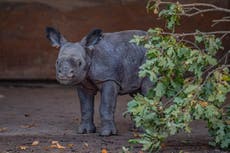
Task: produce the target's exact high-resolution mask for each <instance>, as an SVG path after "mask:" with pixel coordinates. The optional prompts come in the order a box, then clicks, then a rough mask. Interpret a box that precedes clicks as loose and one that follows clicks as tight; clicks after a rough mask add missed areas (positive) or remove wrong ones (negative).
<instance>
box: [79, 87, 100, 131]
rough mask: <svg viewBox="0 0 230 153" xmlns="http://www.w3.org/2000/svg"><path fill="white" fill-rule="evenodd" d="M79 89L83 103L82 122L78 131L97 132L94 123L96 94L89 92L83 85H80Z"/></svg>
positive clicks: (81, 103)
mask: <svg viewBox="0 0 230 153" xmlns="http://www.w3.org/2000/svg"><path fill="white" fill-rule="evenodd" d="M77 91H78V96H79V98H80V105H81V123H80V126H79V128H78V133H80V134H84V133H95V132H96V127H95V125H94V123H93V115H94V95H91V94H89V93H88V92H87V91H85V90H84V88H81V87H78V88H77Z"/></svg>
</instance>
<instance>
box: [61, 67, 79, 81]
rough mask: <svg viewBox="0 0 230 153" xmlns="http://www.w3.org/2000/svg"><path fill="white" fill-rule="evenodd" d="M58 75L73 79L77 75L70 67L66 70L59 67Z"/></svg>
mask: <svg viewBox="0 0 230 153" xmlns="http://www.w3.org/2000/svg"><path fill="white" fill-rule="evenodd" d="M57 75H58V78H59V79H61V80H66V79H72V78H74V77H75V75H74V70H73V69H70V70H68V69H67V70H65V72H63V71H62V70H61V69H59V70H58V74H57Z"/></svg>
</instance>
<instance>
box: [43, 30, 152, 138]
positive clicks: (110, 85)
mask: <svg viewBox="0 0 230 153" xmlns="http://www.w3.org/2000/svg"><path fill="white" fill-rule="evenodd" d="M46 33H47V38H48V39H49V40H50V42H51V44H52V46H54V47H58V48H60V51H59V55H58V58H57V61H56V78H57V80H58V81H59V82H60V83H61V84H65V85H72V86H76V89H77V92H78V96H79V99H80V104H81V124H80V126H79V129H78V133H94V132H96V127H95V125H94V121H93V118H94V117H93V115H94V96H95V95H96V93H97V92H98V91H99V92H100V93H101V103H100V117H101V130H100V135H101V136H109V135H115V134H117V129H116V126H115V123H114V112H115V107H116V101H117V96H118V95H123V94H130V95H133V94H135V93H137V92H139V93H141V94H146V92H147V91H148V89H149V88H150V87H151V82H150V81H149V79H147V78H139V77H138V71H139V67H140V65H142V64H143V63H144V62H145V52H146V50H145V49H144V48H143V47H140V46H137V45H136V44H133V43H130V40H131V39H132V38H133V35H145V34H146V32H144V31H139V30H128V31H121V32H114V33H102V31H101V30H99V29H95V30H92V31H91V32H90V33H89V34H88V35H87V36H85V37H84V38H83V39H82V40H81V41H79V42H69V41H67V40H66V38H64V37H63V36H62V35H61V34H60V32H59V31H57V30H56V29H54V28H52V27H47V28H46Z"/></svg>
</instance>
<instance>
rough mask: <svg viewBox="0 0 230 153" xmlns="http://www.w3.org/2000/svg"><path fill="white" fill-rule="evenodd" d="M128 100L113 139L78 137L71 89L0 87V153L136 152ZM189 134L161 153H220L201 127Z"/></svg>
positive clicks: (169, 143) (122, 105) (77, 117)
mask: <svg viewBox="0 0 230 153" xmlns="http://www.w3.org/2000/svg"><path fill="white" fill-rule="evenodd" d="M130 99H131V98H130V97H129V96H121V97H119V99H118V103H117V109H116V125H117V129H118V131H119V133H118V135H117V136H111V137H100V136H99V135H98V133H95V134H84V135H80V134H77V133H76V129H77V127H78V125H79V123H80V107H79V100H78V97H77V93H76V92H75V90H74V88H72V87H63V86H59V85H57V84H48V85H47V84H46V85H45V84H21V85H18V84H16V85H15V84H11V85H9V84H3V85H1V84H0V153H100V152H102V150H103V149H104V150H106V151H107V152H108V153H120V152H122V147H123V146H125V147H130V146H131V148H132V149H131V150H132V153H138V152H140V150H141V147H140V146H139V145H130V144H129V143H128V140H129V139H131V138H134V137H135V133H134V132H132V131H131V130H130V129H131V125H132V123H131V121H130V119H129V118H124V117H123V116H122V114H123V112H125V111H126V105H127V102H128V101H129V100H130ZM99 100H100V95H97V96H96V101H95V124H96V126H97V129H100V118H99V112H98V110H99V109H98V106H99ZM192 129H193V131H192V133H191V134H183V133H181V134H178V135H176V136H174V137H171V138H169V139H168V141H167V142H166V145H165V147H164V148H163V149H162V151H161V152H163V153H171V152H175V153H176V152H180V151H183V152H190V153H209V152H210V153H219V152H224V151H221V150H219V149H217V148H211V147H210V146H208V141H209V140H210V137H209V136H208V132H207V129H206V128H205V124H204V123H203V122H201V121H197V122H195V123H192ZM55 141H56V142H55ZM33 143H34V144H33ZM32 144H33V145H32ZM59 144H60V145H61V146H59ZM58 147H59V148H58ZM62 147H64V148H62ZM61 148H62V149H61Z"/></svg>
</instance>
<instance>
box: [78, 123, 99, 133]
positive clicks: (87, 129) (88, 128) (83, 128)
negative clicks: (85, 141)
mask: <svg viewBox="0 0 230 153" xmlns="http://www.w3.org/2000/svg"><path fill="white" fill-rule="evenodd" d="M95 132H96V127H95V125H94V124H81V125H80V126H79V128H78V132H77V133H79V134H86V133H95Z"/></svg>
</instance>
